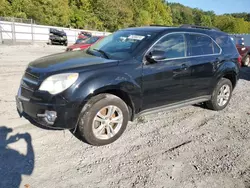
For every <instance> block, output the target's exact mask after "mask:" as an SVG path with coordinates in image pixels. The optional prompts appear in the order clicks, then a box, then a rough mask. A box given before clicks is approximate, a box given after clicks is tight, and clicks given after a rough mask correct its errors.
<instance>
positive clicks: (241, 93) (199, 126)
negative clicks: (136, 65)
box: [0, 45, 250, 188]
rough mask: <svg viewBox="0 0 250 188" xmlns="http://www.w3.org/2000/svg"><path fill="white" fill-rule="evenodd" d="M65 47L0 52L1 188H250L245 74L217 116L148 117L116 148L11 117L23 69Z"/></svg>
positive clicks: (195, 109)
mask: <svg viewBox="0 0 250 188" xmlns="http://www.w3.org/2000/svg"><path fill="white" fill-rule="evenodd" d="M64 48H65V47H60V46H42V45H33V46H0V88H1V92H0V119H1V121H0V187H3V188H6V187H8V188H9V187H11V186H9V185H8V184H9V183H11V184H12V187H18V186H19V185H20V187H24V186H25V185H26V186H28V185H30V187H31V188H33V187H35V188H40V187H41V188H47V187H48V188H53V187H67V188H68V187H150V188H152V187H166V188H167V187H171V188H172V187H173V188H179V187H180V188H203V187H208V188H215V187H216V188H233V187H235V188H243V187H246V188H250V127H249V126H250V106H249V104H250V68H244V69H242V76H241V78H242V79H241V80H240V81H239V83H238V85H237V88H236V90H235V92H234V95H233V98H232V101H231V103H230V105H229V107H228V108H226V109H225V110H224V111H221V112H214V111H210V110H207V109H204V108H202V107H201V106H189V107H185V108H181V109H177V110H172V111H167V112H161V113H158V114H154V115H148V116H145V117H143V118H140V119H138V120H137V121H136V122H133V123H130V124H129V126H128V128H127V130H126V131H125V133H124V134H123V136H122V137H121V138H120V139H119V140H117V141H116V142H115V143H113V144H111V145H107V146H103V147H92V146H89V145H86V144H84V143H82V142H81V141H79V140H77V139H76V138H75V137H73V136H72V135H71V134H70V133H69V132H68V131H49V130H43V129H39V128H37V127H35V126H33V125H31V124H30V123H29V122H28V121H26V120H24V119H23V118H22V119H20V118H19V117H18V114H17V112H16V108H15V100H14V96H15V94H16V92H17V89H18V86H19V83H20V79H21V76H22V73H23V71H24V69H25V67H26V66H27V64H28V62H30V61H32V60H34V59H36V58H38V57H41V56H44V55H48V54H52V53H56V52H62V51H63V50H64ZM7 128H8V129H7ZM9 128H11V129H12V130H11V129H9ZM17 134H18V135H17ZM14 135H17V136H16V137H15V136H14ZM7 185H8V186H7Z"/></svg>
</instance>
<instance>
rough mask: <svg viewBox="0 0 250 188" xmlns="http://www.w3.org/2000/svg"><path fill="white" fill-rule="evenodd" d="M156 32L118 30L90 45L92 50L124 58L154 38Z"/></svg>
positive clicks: (120, 58) (111, 56)
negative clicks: (144, 42)
mask: <svg viewBox="0 0 250 188" xmlns="http://www.w3.org/2000/svg"><path fill="white" fill-rule="evenodd" d="M153 35H154V33H150V32H143V31H132V30H131V31H130V30H127V31H117V32H115V33H113V34H111V35H109V36H107V37H105V38H104V39H103V40H101V41H100V42H98V43H96V44H94V45H93V46H91V47H90V49H89V50H90V51H102V52H105V53H106V54H107V55H108V56H109V57H110V58H112V59H119V60H124V59H128V58H130V57H131V55H132V52H133V51H134V50H135V49H136V48H137V47H138V46H139V45H140V44H141V43H142V42H143V41H146V40H148V39H150V38H152V37H153Z"/></svg>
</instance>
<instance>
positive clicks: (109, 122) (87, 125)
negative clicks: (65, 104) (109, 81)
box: [73, 94, 129, 146]
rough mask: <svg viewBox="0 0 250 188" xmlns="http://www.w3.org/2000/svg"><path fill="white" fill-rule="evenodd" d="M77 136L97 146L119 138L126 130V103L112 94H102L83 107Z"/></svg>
mask: <svg viewBox="0 0 250 188" xmlns="http://www.w3.org/2000/svg"><path fill="white" fill-rule="evenodd" d="M79 118H80V120H79V123H78V127H77V130H76V132H75V133H73V134H75V136H76V137H77V138H78V139H80V140H82V141H84V142H87V143H88V144H91V145H95V146H102V145H107V144H110V143H112V142H114V141H115V140H117V139H118V138H119V137H120V136H121V135H122V133H123V132H124V131H125V129H126V127H127V124H128V120H129V110H128V106H127V105H126V103H125V102H124V101H123V100H122V99H120V98H119V97H117V96H115V95H111V94H100V95H97V96H95V97H93V98H91V99H90V100H89V102H88V103H87V104H86V105H85V106H84V107H83V109H82V112H81V114H80V117H79Z"/></svg>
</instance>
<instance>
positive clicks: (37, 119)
mask: <svg viewBox="0 0 250 188" xmlns="http://www.w3.org/2000/svg"><path fill="white" fill-rule="evenodd" d="M16 106H17V111H18V113H19V115H20V117H24V118H26V119H27V120H29V121H30V123H31V124H33V125H36V126H38V127H43V128H52V129H74V128H75V126H76V124H77V121H78V115H79V113H80V111H79V108H78V105H76V104H73V103H66V104H48V103H39V102H35V101H31V100H29V99H26V98H24V97H22V96H19V95H17V96H16Z"/></svg>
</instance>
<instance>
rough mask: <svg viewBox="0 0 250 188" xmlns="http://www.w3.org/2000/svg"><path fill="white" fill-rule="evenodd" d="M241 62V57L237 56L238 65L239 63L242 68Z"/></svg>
mask: <svg viewBox="0 0 250 188" xmlns="http://www.w3.org/2000/svg"><path fill="white" fill-rule="evenodd" d="M241 62H242V57H241V56H239V57H238V63H239V65H240V66H242V64H241Z"/></svg>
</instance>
